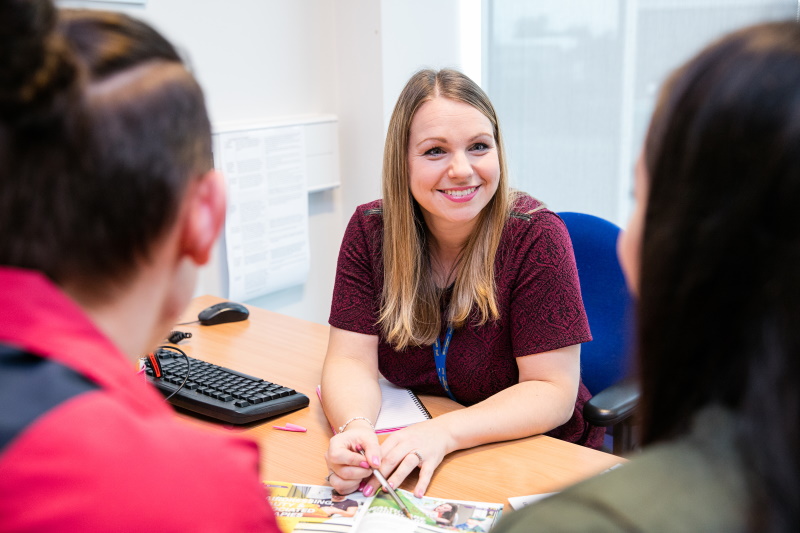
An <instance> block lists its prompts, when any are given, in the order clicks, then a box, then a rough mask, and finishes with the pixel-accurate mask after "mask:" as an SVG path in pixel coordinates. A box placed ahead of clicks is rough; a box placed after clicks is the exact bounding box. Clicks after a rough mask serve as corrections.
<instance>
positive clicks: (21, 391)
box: [0, 345, 99, 452]
mask: <svg viewBox="0 0 800 533" xmlns="http://www.w3.org/2000/svg"><path fill="white" fill-rule="evenodd" d="M98 388H99V386H98V385H97V384H96V383H93V382H91V381H89V380H88V379H86V378H85V377H84V376H82V375H80V374H78V373H77V372H75V371H74V370H72V369H71V368H69V367H66V366H64V365H62V364H61V363H57V362H55V361H51V360H48V359H44V358H42V357H39V356H37V355H34V354H30V353H26V352H24V351H21V350H19V349H17V348H14V347H12V346H7V345H0V452H2V451H3V450H4V449H5V447H6V446H7V445H8V444H9V443H10V442H11V441H12V440H14V438H15V437H16V436H17V435H19V434H20V433H22V432H23V431H25V429H26V428H27V427H28V426H29V425H30V424H31V423H33V422H34V421H35V420H36V419H37V418H39V417H40V416H42V415H44V414H46V413H47V412H49V411H50V410H52V409H53V408H55V407H58V406H59V405H61V404H62V403H63V402H65V401H66V400H69V399H70V398H74V397H75V396H77V395H79V394H83V393H84V392H88V391H92V390H96V389H98Z"/></svg>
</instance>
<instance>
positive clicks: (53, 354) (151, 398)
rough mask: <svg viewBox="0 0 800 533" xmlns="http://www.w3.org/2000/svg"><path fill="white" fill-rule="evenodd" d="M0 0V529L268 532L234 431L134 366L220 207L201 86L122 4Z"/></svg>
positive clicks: (172, 312) (205, 243)
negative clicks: (171, 402) (188, 419)
mask: <svg viewBox="0 0 800 533" xmlns="http://www.w3.org/2000/svg"><path fill="white" fill-rule="evenodd" d="M58 17H59V14H58V12H57V11H56V10H55V8H54V6H53V4H52V3H51V2H50V1H49V0H47V1H39V0H0V50H3V52H4V53H3V54H0V531H41V532H51V531H81V532H84V531H159V532H164V531H175V532H177V531H208V532H215V533H216V532H221V531H231V532H242V531H259V532H264V531H267V532H277V531H278V528H277V525H276V523H275V518H274V515H273V513H272V512H271V510H270V507H269V505H268V503H267V502H266V494H265V492H264V488H263V486H262V484H261V483H260V479H259V474H258V464H259V462H258V450H257V448H256V446H255V444H254V443H252V442H249V441H246V440H243V439H241V438H238V437H235V436H231V435H226V434H222V433H219V432H217V431H213V430H210V429H209V430H208V431H202V430H199V429H197V428H196V427H195V426H190V425H188V424H185V423H182V422H181V421H179V420H178V419H177V418H176V417H175V416H174V413H173V412H172V410H171V409H170V407H169V406H168V405H167V404H166V403H164V400H163V398H162V397H161V395H160V394H158V393H157V392H156V391H155V390H154V389H153V388H152V387H151V386H149V385H148V384H147V383H146V382H145V381H144V380H143V379H142V378H141V377H140V376H137V375H136V373H135V361H136V359H137V358H138V357H139V356H141V355H143V354H146V353H147V352H149V351H151V350H152V349H153V348H154V347H155V346H156V345H157V344H158V343H159V341H160V340H161V339H163V338H164V336H165V335H166V334H167V333H168V332H169V329H170V326H171V325H172V324H173V323H174V322H175V320H176V319H177V317H178V315H179V313H180V312H181V311H182V310H183V308H184V306H185V305H186V304H187V303H188V300H189V299H190V297H191V294H192V290H193V286H194V281H195V275H196V271H197V269H198V267H199V265H202V264H203V263H205V262H206V261H207V260H208V257H209V253H210V251H211V247H212V245H213V243H214V240H215V239H216V236H217V235H218V233H219V230H220V227H221V224H222V221H223V218H224V212H225V196H224V188H223V185H224V184H223V181H222V177H221V175H220V174H219V173H217V172H215V171H214V170H213V169H212V168H211V163H210V140H211V139H210V137H211V135H210V127H209V122H208V116H207V113H206V109H205V104H204V99H203V95H202V91H201V90H200V87H199V86H198V85H197V83H196V81H195V80H194V78H193V77H192V76H191V74H189V72H188V71H187V70H186V68H185V67H184V66H183V64H182V62H181V60H180V59H179V57H178V54H177V53H176V52H175V50H174V48H173V47H172V45H170V44H169V42H167V41H166V40H165V39H164V38H163V37H162V36H161V35H159V34H158V33H156V32H155V31H154V30H153V29H152V28H150V27H149V26H147V25H146V24H143V23H141V22H139V21H137V20H134V19H131V18H129V17H126V16H124V15H119V14H110V13H102V12H96V11H85V12H63V13H62V14H61V20H60V21H58V20H57V19H58Z"/></svg>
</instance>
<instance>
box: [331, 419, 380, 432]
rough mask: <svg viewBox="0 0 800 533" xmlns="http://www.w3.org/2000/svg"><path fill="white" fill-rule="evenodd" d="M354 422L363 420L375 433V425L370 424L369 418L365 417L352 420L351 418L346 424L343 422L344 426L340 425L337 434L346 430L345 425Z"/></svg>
mask: <svg viewBox="0 0 800 533" xmlns="http://www.w3.org/2000/svg"><path fill="white" fill-rule="evenodd" d="M354 420H364V421H365V422H366V423H367V424H369V427H371V428H372V431H375V424H373V423H372V422H370V420H369V418H367V417H366V416H354V417H353V418H351V419H350V420H348V421H347V422H345V423H344V424H342V425H341V426H340V427H339V433H341V432H343V431H344V430H345V429H347V424H349V423H350V422H353V421H354Z"/></svg>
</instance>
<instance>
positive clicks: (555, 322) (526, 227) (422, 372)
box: [329, 196, 603, 448]
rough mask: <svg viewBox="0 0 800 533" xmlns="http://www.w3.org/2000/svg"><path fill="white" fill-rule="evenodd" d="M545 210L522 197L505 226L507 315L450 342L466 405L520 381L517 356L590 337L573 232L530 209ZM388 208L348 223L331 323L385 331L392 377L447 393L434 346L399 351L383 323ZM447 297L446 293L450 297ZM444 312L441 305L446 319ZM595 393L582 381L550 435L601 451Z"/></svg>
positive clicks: (382, 362)
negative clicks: (590, 409)
mask: <svg viewBox="0 0 800 533" xmlns="http://www.w3.org/2000/svg"><path fill="white" fill-rule="evenodd" d="M539 206H540V204H539V202H538V201H536V200H535V199H533V198H531V197H529V196H524V197H522V198H521V199H520V200H519V202H518V204H517V205H516V206H515V211H514V215H513V216H511V217H510V218H509V220H508V222H507V223H506V227H505V229H504V231H503V236H502V240H501V243H500V246H499V248H498V250H497V255H496V257H495V263H494V268H495V284H496V293H495V294H496V297H497V301H498V306H499V309H500V318H499V319H498V320H496V321H492V322H488V323H486V324H484V325H483V326H474V325H467V326H465V327H462V328H460V329H457V330H456V331H455V333H454V335H453V338H452V341H451V343H450V348H449V351H448V353H447V366H446V368H447V381H448V384H449V385H450V389H451V390H452V392H453V394H454V395H455V397H456V398H457V399H458V400H459V401H460V402H461V403H464V404H466V405H470V404H474V403H477V402H480V401H482V400H485V399H486V398H488V397H489V396H492V395H493V394H496V393H497V392H499V391H501V390H504V389H506V388H508V387H510V386H512V385H514V384H516V383H518V382H519V370H518V367H517V364H516V358H517V357H522V356H526V355H531V354H536V353H541V352H546V351H550V350H555V349H558V348H563V347H566V346H571V345H573V344H579V343H583V342H588V341H590V340H592V337H591V333H590V332H589V324H588V321H587V318H586V312H585V310H584V308H583V301H582V299H581V292H580V282H579V280H578V271H577V268H576V266H575V257H574V254H573V251H572V243H571V241H570V239H569V234H568V233H567V229H566V227H565V226H564V223H563V222H562V221H561V219H560V218H558V216H557V215H555V214H554V213H553V212H551V211H549V210H547V209H541V210H539V211H536V212H534V213H530V214H528V213H529V212H530V211H531V210H532V209H534V208H536V207H539ZM381 207H382V202H381V201H380V200H377V201H374V202H371V203H369V204H364V205H362V206H359V207H358V208H357V209H356V212H355V214H354V215H353V217H352V218H351V219H350V223H349V225H348V227H347V230H346V231H345V235H344V239H343V242H342V246H341V249H340V252H339V263H338V268H337V272H336V283H335V286H334V294H333V304H332V307H331V315H330V319H329V322H330V324H331V325H332V326H334V327H337V328H340V329H344V330H348V331H355V332H357V333H364V334H367V335H378V336H379V344H378V365H379V369H380V372H381V373H382V374H383V375H384V376H385V377H386V378H387V379H388V380H389V381H391V382H393V383H395V384H397V385H400V386H403V387H408V388H411V389H413V390H415V391H416V392H419V393H423V394H435V395H445V394H446V393H445V391H444V389H443V388H442V386H441V384H440V383H439V379H438V377H437V373H436V365H435V363H434V357H433V350H432V347H431V346H419V347H410V348H407V349H405V350H403V351H402V352H399V351H396V350H395V349H394V348H392V346H390V345H389V344H388V343H387V342H385V340H384V338H383V336H382V334H381V332H380V329H379V328H378V327H377V325H376V324H377V320H378V316H379V309H380V297H381V290H382V287H383V257H382V244H383V214H382V212H381ZM448 297H449V294H447V293H446V294H445V296H444V300H445V302H446V300H448V299H449V298H448ZM445 311H446V305H443V306H442V323H443V325H446V319H445V315H444V313H445ZM444 327H445V326H443V328H444ZM443 336H444V329H443V330H442V332H441V334H440V338H442V337H443ZM590 397H591V395H590V394H589V391H588V390H587V389H586V387H585V386H584V385H583V384H582V383H581V384H580V390H579V393H578V398H577V400H576V408H575V411H574V414H573V417H572V420H570V421H569V422H568V423H567V424H565V425H564V426H561V427H560V428H556V429H555V430H553V431H551V432H550V433H548V434H549V435H552V436H555V437H557V438H561V439H564V440H568V441H570V442H578V443H581V444H585V445H587V446H591V447H595V448H599V447H600V446H601V445H602V438H603V429H602V428H594V427H590V426H589V425H588V423H586V422H585V421H584V420H583V414H582V410H583V404H584V403H585V402H586V401H587V400H588V399H589V398H590Z"/></svg>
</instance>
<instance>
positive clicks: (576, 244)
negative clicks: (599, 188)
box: [559, 212, 639, 455]
mask: <svg viewBox="0 0 800 533" xmlns="http://www.w3.org/2000/svg"><path fill="white" fill-rule="evenodd" d="M559 216H560V217H561V219H562V220H563V221H564V223H565V224H566V226H567V230H568V231H569V235H570V238H571V239H572V246H573V248H574V250H575V262H576V263H577V265H578V276H579V277H580V284H581V294H582V295H583V304H584V307H585V308H586V314H587V316H588V318H589V327H590V328H591V330H592V338H593V340H592V341H591V342H587V343H585V344H583V345H582V346H581V377H582V379H583V383H584V384H585V385H586V387H587V388H588V389H589V392H591V393H592V396H593V397H592V399H591V400H590V401H589V402H587V403H586V405H585V406H584V408H583V415H584V417H585V418H586V420H587V421H589V422H590V423H592V424H594V425H596V426H601V427H606V428H608V427H613V430H612V431H613V433H612V435H613V452H614V454H616V455H625V454H627V453H629V452H631V451H633V449H634V444H633V424H632V422H633V419H632V418H631V415H632V414H633V411H634V409H635V407H636V404H637V403H638V400H639V387H638V382H637V381H636V380H634V379H633V378H632V377H630V374H629V372H630V369H631V368H630V367H631V359H630V354H631V350H630V348H631V347H632V337H633V307H632V303H631V298H630V295H629V293H628V289H627V286H626V285H625V278H624V277H623V275H622V270H621V269H620V266H619V261H618V259H617V237H618V236H619V232H620V229H619V227H617V226H616V225H614V224H612V223H611V222H608V221H607V220H603V219H602V218H599V217H596V216H594V215H587V214H583V213H570V212H566V213H559Z"/></svg>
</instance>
